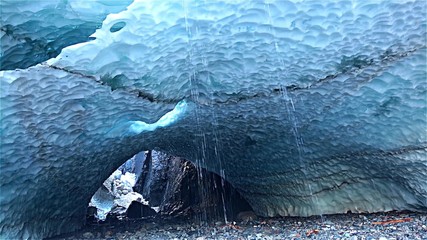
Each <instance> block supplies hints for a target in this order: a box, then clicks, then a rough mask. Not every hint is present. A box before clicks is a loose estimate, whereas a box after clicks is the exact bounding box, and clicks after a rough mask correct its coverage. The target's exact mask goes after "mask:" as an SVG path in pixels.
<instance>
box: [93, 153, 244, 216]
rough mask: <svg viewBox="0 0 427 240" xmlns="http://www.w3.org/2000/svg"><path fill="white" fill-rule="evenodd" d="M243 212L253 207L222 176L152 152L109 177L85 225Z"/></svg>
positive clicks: (138, 155) (133, 158)
mask: <svg viewBox="0 0 427 240" xmlns="http://www.w3.org/2000/svg"><path fill="white" fill-rule="evenodd" d="M245 211H252V209H251V207H250V205H249V204H248V203H247V201H246V200H245V199H244V198H243V197H242V196H241V195H240V194H239V192H238V191H237V190H236V189H234V188H233V186H232V185H231V184H230V183H229V182H227V181H226V180H225V179H223V178H221V177H220V176H219V175H217V174H215V173H212V172H208V171H206V170H205V169H200V168H197V167H196V166H195V165H194V164H193V163H192V162H190V161H188V160H186V159H183V158H180V157H175V156H171V155H168V154H165V153H163V152H159V151H154V150H153V151H146V152H140V153H138V154H136V155H135V156H133V157H132V158H131V159H129V160H128V161H126V162H125V163H124V164H123V165H122V166H120V167H119V168H118V169H117V170H116V171H115V172H114V173H113V174H112V175H111V176H110V177H109V178H108V179H107V180H105V182H104V183H103V185H102V186H101V187H100V188H99V189H98V191H97V192H96V193H95V194H94V195H93V197H92V199H91V202H90V203H89V207H88V214H87V223H89V224H90V223H93V222H97V223H98V222H100V221H101V222H104V221H107V222H108V221H115V220H124V219H142V218H150V217H170V216H174V217H188V218H193V219H194V220H195V221H196V222H199V223H202V222H210V221H218V220H219V221H224V222H227V221H231V220H235V219H236V217H237V215H238V214H239V213H241V212H245Z"/></svg>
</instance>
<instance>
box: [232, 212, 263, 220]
mask: <svg viewBox="0 0 427 240" xmlns="http://www.w3.org/2000/svg"><path fill="white" fill-rule="evenodd" d="M237 219H238V220H239V221H241V222H251V221H255V220H257V219H258V216H257V215H256V214H255V213H254V212H253V211H244V212H240V213H239V214H237Z"/></svg>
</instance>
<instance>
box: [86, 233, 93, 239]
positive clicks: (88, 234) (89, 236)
mask: <svg viewBox="0 0 427 240" xmlns="http://www.w3.org/2000/svg"><path fill="white" fill-rule="evenodd" d="M83 237H84V238H86V239H93V238H94V237H95V236H94V235H93V233H91V232H85V233H83Z"/></svg>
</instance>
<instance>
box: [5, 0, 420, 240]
mask: <svg viewBox="0 0 427 240" xmlns="http://www.w3.org/2000/svg"><path fill="white" fill-rule="evenodd" d="M426 4H427V3H426V2H425V1H364V0H360V1H346V0H342V1H333V2H320V1H304V2H299V1H295V2H292V1H283V0H278V1H265V2H263V1H246V0H245V1H243V0H242V1H238V0H236V1H196V0H194V1H135V2H134V3H132V4H131V5H130V6H129V7H128V8H127V9H126V10H124V11H122V12H120V13H117V14H109V15H108V16H107V17H106V19H105V20H104V21H103V24H102V27H101V28H100V29H98V30H96V32H95V33H94V34H93V35H92V37H94V38H96V39H95V40H92V41H89V42H85V43H80V44H76V45H72V46H69V47H67V48H65V49H63V50H62V52H61V54H60V55H58V56H57V57H56V58H53V59H50V60H48V61H47V62H45V63H43V64H41V65H37V66H34V67H31V68H28V69H24V70H18V71H3V72H0V76H1V79H0V81H1V85H0V88H1V89H0V90H1V92H0V97H1V98H0V101H1V106H0V107H1V122H2V124H1V129H0V130H1V139H2V143H1V149H0V151H1V156H2V161H1V170H2V174H0V184H1V185H0V186H1V192H2V194H1V196H0V200H1V201H0V204H1V210H2V211H1V214H0V227H1V229H0V232H1V235H2V236H6V237H16V236H19V237H28V236H32V237H35V238H37V237H41V236H47V235H52V234H55V233H59V232H64V231H70V230H73V229H75V228H77V227H78V226H79V225H80V224H81V223H82V221H83V217H84V211H85V208H86V206H87V203H88V202H89V200H90V197H91V196H92V194H93V193H94V192H95V191H96V190H97V188H98V187H99V186H100V185H101V184H102V182H103V181H104V180H105V179H106V178H107V177H108V176H109V175H110V174H111V173H112V172H113V171H114V169H116V168H117V167H118V166H120V165H121V164H122V163H123V162H124V161H126V160H127V159H129V158H130V157H131V156H133V155H134V154H136V153H137V152H140V151H141V150H146V149H153V148H155V147H157V148H159V149H162V150H163V151H166V152H168V153H171V154H174V155H176V156H182V157H185V158H187V159H190V160H192V161H194V162H196V163H200V164H201V165H203V166H205V167H207V168H208V169H210V170H212V171H216V172H217V173H219V174H221V175H222V176H225V177H226V178H227V180H228V181H229V182H230V183H232V184H233V186H234V187H235V188H236V189H238V190H239V191H240V192H241V193H242V195H243V196H244V197H245V198H246V199H247V200H248V201H249V203H250V204H251V205H252V207H253V208H254V210H255V211H257V213H258V214H261V215H267V216H275V215H302V216H306V215H312V214H325V213H340V212H347V211H348V210H351V211H353V212H357V211H386V210H392V209H397V210H399V209H409V210H422V209H424V210H425V209H426V207H427V183H426V181H425V179H427V169H426V168H427V151H426V149H427V122H426V121H427V120H426V119H427V113H426V112H427V103H426V102H427V99H426V98H427V82H426V78H427V72H426V71H427V70H426V69H427V66H426V26H427V24H426V15H425V12H426V10H427V9H426ZM49 9H50V10H47V12H49V11H51V12H52V14H54V13H55V14H57V11H56V10H55V8H49ZM16 12H18V13H21V12H25V11H24V10H19V9H18V10H17V11H16ZM87 14H88V15H89V16H90V15H91V13H90V12H87ZM23 19H24V18H23ZM19 21H21V19H19V20H13V19H12V20H10V22H19ZM24 21H25V20H24ZM60 22H61V21H59V22H58V23H60ZM55 29H56V28H55ZM183 100H184V101H185V103H186V105H185V108H186V110H185V111H183V114H182V115H180V118H179V119H177V121H173V124H171V125H168V126H162V127H161V128H157V129H155V130H153V131H142V132H141V133H140V134H136V133H138V132H139V131H136V132H135V135H134V134H129V131H123V130H121V129H129V127H130V126H131V124H130V123H131V122H132V121H141V122H144V123H147V124H154V123H156V122H157V121H159V119H161V117H162V116H164V115H165V114H166V113H168V112H170V111H171V110H173V109H174V108H175V107H176V106H177V104H178V103H179V102H180V101H183ZM179 106H180V105H178V109H179ZM175 109H176V108H175ZM123 127H124V128H123ZM118 129H119V130H118ZM17 163H19V164H17ZM35 219H37V221H35Z"/></svg>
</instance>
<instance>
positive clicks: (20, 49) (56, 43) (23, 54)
mask: <svg viewBox="0 0 427 240" xmlns="http://www.w3.org/2000/svg"><path fill="white" fill-rule="evenodd" d="M131 2H132V1H131V0H121V1H113V0H91V1H83V0H71V1H68V0H49V1H33V0H2V1H1V2H0V12H1V14H0V23H1V28H0V41H1V51H0V52H1V58H0V70H10V69H16V68H27V67H29V66H33V65H35V64H37V63H40V62H42V61H45V60H48V59H49V58H52V57H56V56H57V55H58V54H59V53H60V52H61V49H62V48H64V47H66V46H70V45H73V44H76V43H79V42H84V41H87V40H89V38H88V37H89V35H91V34H92V33H94V32H95V30H96V29H97V28H99V27H100V26H101V25H102V21H103V20H104V19H105V17H106V16H107V15H108V14H109V13H114V12H120V11H122V10H124V9H126V6H127V5H129V4H130V3H131ZM94 9H96V11H94Z"/></svg>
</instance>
